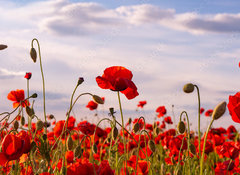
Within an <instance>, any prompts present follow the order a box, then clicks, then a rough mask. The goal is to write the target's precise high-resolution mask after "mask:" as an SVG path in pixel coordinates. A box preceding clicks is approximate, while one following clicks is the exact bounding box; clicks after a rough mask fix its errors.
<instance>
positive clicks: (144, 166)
mask: <svg viewBox="0 0 240 175" xmlns="http://www.w3.org/2000/svg"><path fill="white" fill-rule="evenodd" d="M34 44H36V45H37V47H36V48H38V49H36V48H35V47H34ZM31 46H32V47H31V48H30V56H29V61H33V64H40V69H41V76H42V80H41V81H42V93H43V99H42V101H43V116H38V114H37V113H38V111H35V110H34V101H35V100H38V94H36V93H33V94H30V93H29V87H30V86H29V84H30V83H31V76H32V74H31V73H30V72H27V73H26V75H25V77H24V78H25V80H26V84H27V86H26V89H16V90H10V91H9V93H8V94H6V98H7V99H8V100H10V101H12V102H13V105H12V106H11V108H10V109H12V110H11V111H8V112H2V113H1V114H0V145H1V147H0V148H1V149H0V174H3V175H8V174H9V175H19V174H20V175H53V174H54V175H113V174H117V175H148V174H149V175H203V174H204V175H237V174H240V162H239V160H240V136H239V133H240V132H239V130H237V128H235V127H234V126H232V125H231V126H228V127H227V128H223V127H219V128H213V127H212V124H213V123H214V121H216V120H218V119H219V118H221V117H222V116H223V114H224V113H229V114H230V115H229V120H233V121H234V122H236V123H238V124H239V125H240V92H236V94H235V95H231V94H229V98H228V99H229V100H228V101H227V102H225V101H223V102H219V104H216V107H215V108H214V109H209V110H205V109H204V108H202V107H201V102H200V92H199V88H198V86H197V85H196V84H192V83H191V82H189V83H187V84H186V85H184V87H179V88H181V89H183V91H182V93H186V94H189V93H194V94H195V93H196V95H197V97H198V111H197V112H198V118H197V120H198V128H197V132H196V131H195V130H193V128H191V127H190V123H189V118H188V112H187V111H182V112H181V114H180V116H178V117H177V123H176V126H174V123H173V121H172V117H171V116H169V115H167V109H166V108H165V106H164V105H162V106H159V107H158V108H157V109H156V111H155V112H156V116H157V119H156V120H155V121H154V122H153V123H147V122H146V120H145V118H146V117H147V116H139V117H138V118H129V119H128V120H127V121H124V116H123V111H124V109H122V104H121V98H127V99H128V100H131V99H134V98H135V97H137V96H138V95H139V93H138V88H137V85H135V83H134V79H133V73H132V71H130V70H129V69H127V68H125V67H122V66H110V67H107V68H106V69H105V70H103V72H96V86H98V87H99V88H101V89H106V91H109V93H114V94H116V96H117V97H118V104H119V106H116V107H114V108H113V107H112V108H109V110H108V115H106V116H105V117H104V118H102V119H99V121H97V122H96V123H90V122H89V121H87V120H83V121H78V120H77V117H76V116H74V114H73V112H72V110H73V108H74V106H75V104H76V103H77V101H78V100H79V99H80V98H81V96H85V95H87V96H90V97H91V98H92V100H91V101H89V102H88V103H86V108H89V110H96V109H97V108H98V105H103V104H104V101H105V98H104V97H101V96H99V95H96V94H91V93H82V94H76V90H77V89H78V87H79V86H81V84H82V83H84V78H83V77H80V78H79V79H78V80H77V81H76V86H75V87H70V88H72V89H73V92H72V95H71V97H70V100H69V107H68V109H69V110H68V111H66V118H65V119H64V120H57V119H56V117H55V116H54V115H53V114H47V113H46V105H47V104H46V103H45V98H46V95H45V94H46V92H45V81H44V73H43V67H42V62H41V53H40V45H39V42H38V40H37V39H33V40H32V45H31ZM6 48H7V46H6V45H0V51H1V50H4V49H6ZM146 104H147V101H139V103H138V104H136V106H137V108H139V109H142V108H144V106H145V105H146ZM116 113H118V114H120V115H121V120H119V121H118V120H117V119H116V117H115V114H116ZM204 115H205V116H206V117H210V118H211V122H210V123H209V125H208V127H207V129H206V130H205V131H202V126H200V120H201V117H203V116H204ZM230 116H231V117H230ZM102 123H106V126H107V127H105V128H102V127H100V125H101V124H102ZM168 126H171V127H168ZM169 128H171V129H169Z"/></svg>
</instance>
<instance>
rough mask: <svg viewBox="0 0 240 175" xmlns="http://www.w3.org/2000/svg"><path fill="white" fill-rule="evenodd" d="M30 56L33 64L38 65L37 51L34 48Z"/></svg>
mask: <svg viewBox="0 0 240 175" xmlns="http://www.w3.org/2000/svg"><path fill="white" fill-rule="evenodd" d="M30 56H31V58H32V60H33V62H34V63H36V61H37V52H36V50H35V49H34V48H31V50H30Z"/></svg>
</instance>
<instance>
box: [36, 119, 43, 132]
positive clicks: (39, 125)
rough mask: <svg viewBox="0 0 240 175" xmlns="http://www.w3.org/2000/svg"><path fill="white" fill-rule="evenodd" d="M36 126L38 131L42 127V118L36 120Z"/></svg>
mask: <svg viewBox="0 0 240 175" xmlns="http://www.w3.org/2000/svg"><path fill="white" fill-rule="evenodd" d="M36 128H37V130H38V131H39V130H41V129H43V122H42V120H38V121H37V124H36Z"/></svg>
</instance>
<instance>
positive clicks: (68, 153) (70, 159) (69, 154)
mask: <svg viewBox="0 0 240 175" xmlns="http://www.w3.org/2000/svg"><path fill="white" fill-rule="evenodd" d="M65 158H66V160H67V163H68V164H70V163H73V158H74V153H73V151H66V153H65Z"/></svg>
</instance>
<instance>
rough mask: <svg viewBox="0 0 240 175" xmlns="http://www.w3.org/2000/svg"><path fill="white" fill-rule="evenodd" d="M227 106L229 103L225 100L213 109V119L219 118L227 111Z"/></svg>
mask: <svg viewBox="0 0 240 175" xmlns="http://www.w3.org/2000/svg"><path fill="white" fill-rule="evenodd" d="M226 106H227V103H226V102H225V101H224V102H221V103H219V104H218V105H217V106H216V107H215V108H214V110H213V113H212V118H213V120H217V119H219V118H220V117H222V115H223V114H224V113H225V111H226Z"/></svg>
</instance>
